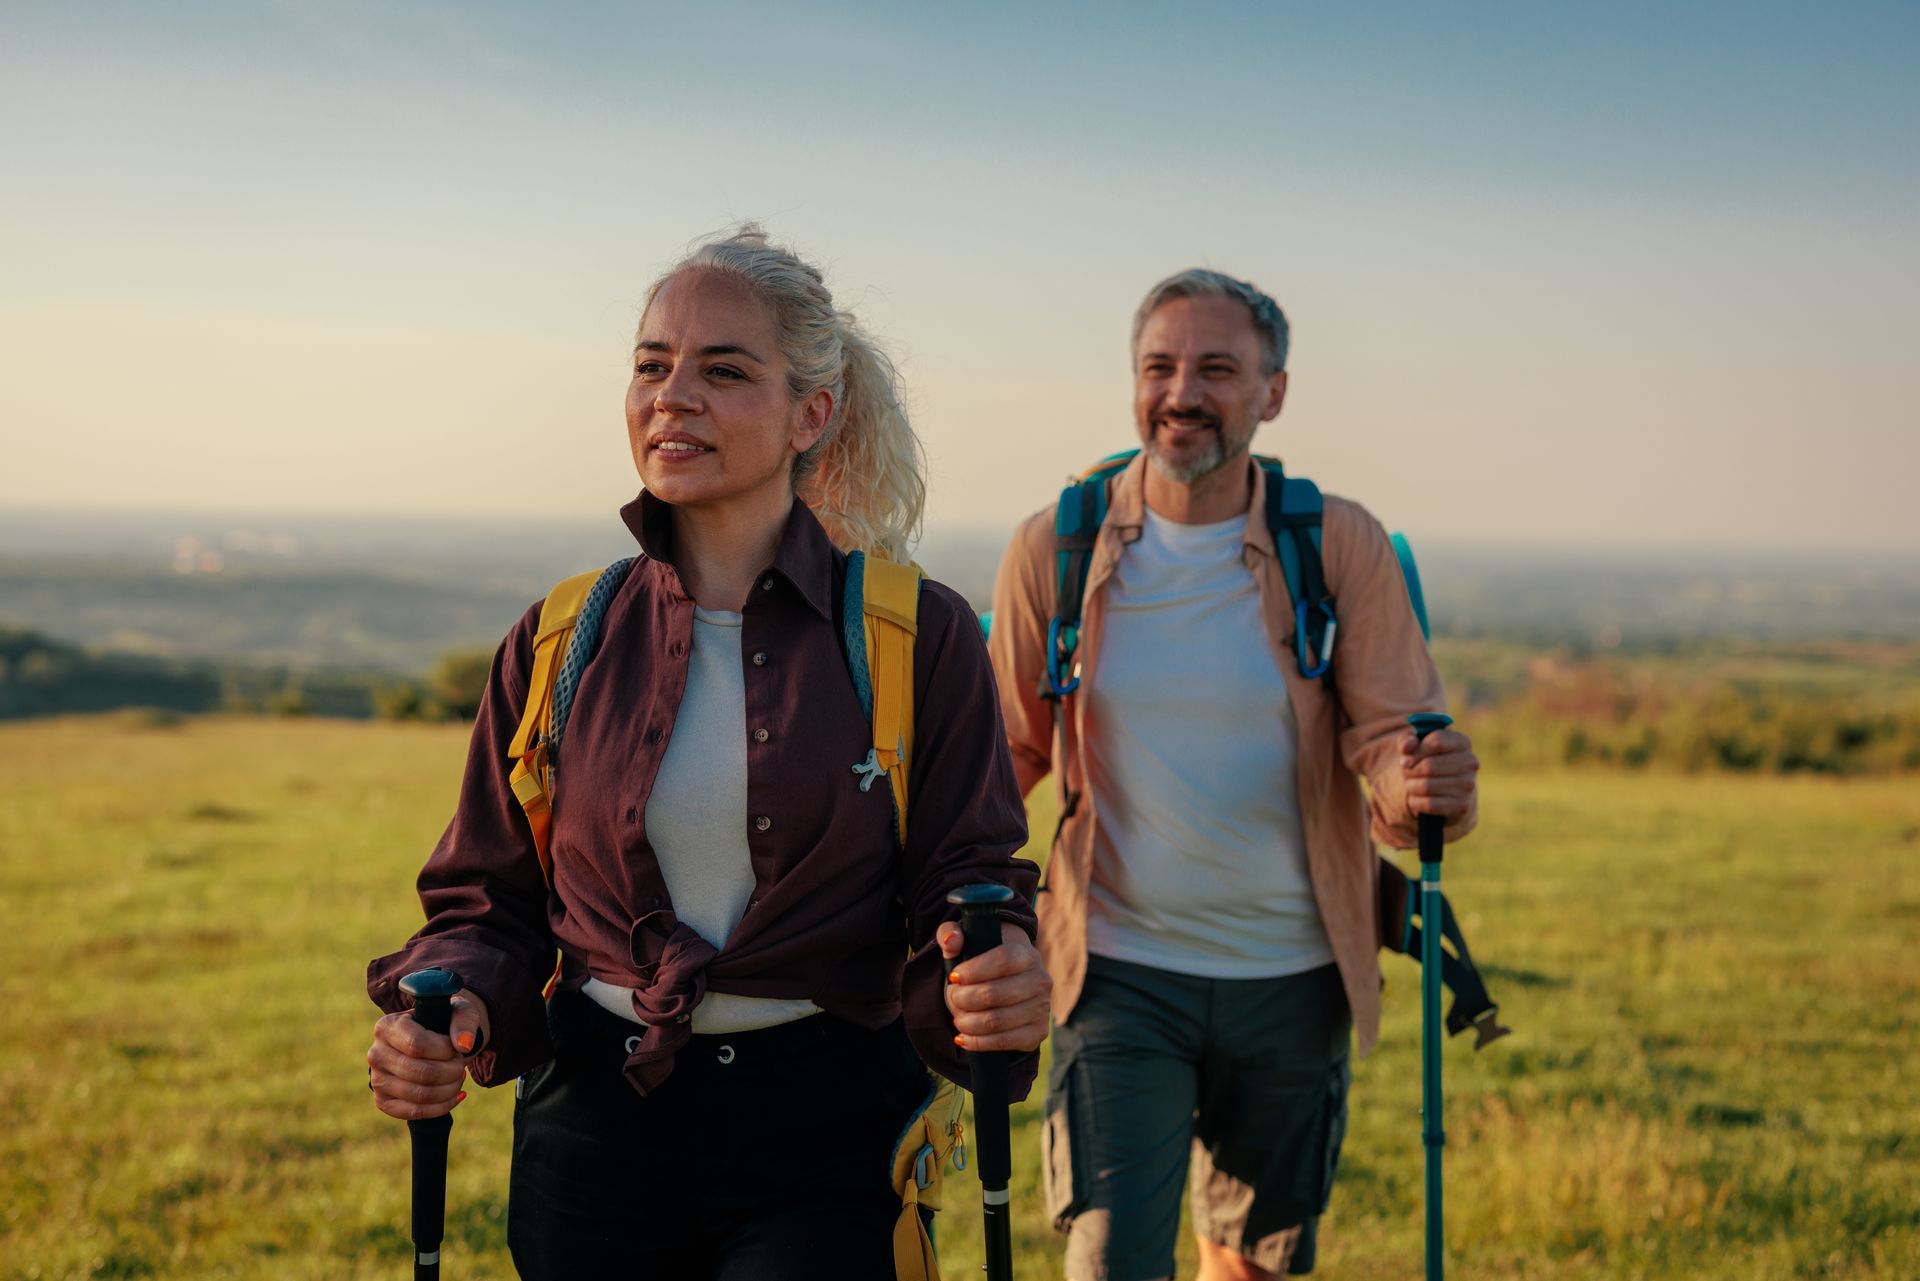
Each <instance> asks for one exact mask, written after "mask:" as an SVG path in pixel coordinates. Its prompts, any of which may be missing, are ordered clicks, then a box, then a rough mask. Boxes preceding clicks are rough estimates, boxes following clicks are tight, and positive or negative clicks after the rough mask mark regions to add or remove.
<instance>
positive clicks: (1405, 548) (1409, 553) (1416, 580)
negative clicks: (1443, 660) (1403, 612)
mask: <svg viewBox="0 0 1920 1281" xmlns="http://www.w3.org/2000/svg"><path fill="white" fill-rule="evenodd" d="M1393 555H1394V559H1396V560H1398V561H1399V562H1400V579H1401V581H1402V582H1404V583H1405V584H1406V585H1407V600H1408V601H1409V602H1411V603H1412V605H1413V616H1414V618H1416V619H1418V620H1419V622H1420V635H1421V636H1422V637H1424V638H1425V639H1427V640H1432V639H1433V629H1432V628H1431V627H1429V626H1428V625H1427V598H1426V595H1425V594H1424V593H1423V592H1421V590H1420V566H1418V565H1416V564H1415V563H1414V560H1413V544H1411V543H1409V542H1408V541H1407V536H1406V535H1405V534H1401V533H1396V534H1394V536H1393Z"/></svg>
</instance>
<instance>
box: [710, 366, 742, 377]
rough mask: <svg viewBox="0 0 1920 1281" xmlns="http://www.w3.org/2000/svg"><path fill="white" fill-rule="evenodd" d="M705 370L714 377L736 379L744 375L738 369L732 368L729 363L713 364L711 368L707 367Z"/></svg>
mask: <svg viewBox="0 0 1920 1281" xmlns="http://www.w3.org/2000/svg"><path fill="white" fill-rule="evenodd" d="M707 372H708V373H709V374H711V375H712V376H713V377H715V378H730V379H738V378H744V377H746V375H745V374H743V373H741V372H740V371H739V370H738V369H735V368H733V366H731V365H715V366H714V367H713V368H711V369H709V370H708V371H707Z"/></svg>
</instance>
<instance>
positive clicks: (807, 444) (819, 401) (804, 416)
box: [791, 387, 833, 454]
mask: <svg viewBox="0 0 1920 1281" xmlns="http://www.w3.org/2000/svg"><path fill="white" fill-rule="evenodd" d="M832 421H833V389H832V388H830V387H822V388H820V389H819V390H818V391H816V392H814V393H813V394H812V395H810V396H808V397H807V398H806V399H805V400H803V401H801V402H800V404H799V405H798V406H797V410H796V412H795V414H794V420H793V435H792V438H791V443H792V445H793V452H794V453H796V454H804V453H806V452H807V451H808V450H809V449H812V448H813V447H814V445H815V443H817V442H818V441H819V439H820V434H821V433H822V432H824V431H826V429H827V424H828V423H830V422H832Z"/></svg>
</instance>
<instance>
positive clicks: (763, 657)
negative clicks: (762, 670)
mask: <svg viewBox="0 0 1920 1281" xmlns="http://www.w3.org/2000/svg"><path fill="white" fill-rule="evenodd" d="M753 665H754V666H755V667H765V666H766V665H767V651H766V650H764V649H763V650H760V651H759V652H757V653H756V654H754V656H753Z"/></svg>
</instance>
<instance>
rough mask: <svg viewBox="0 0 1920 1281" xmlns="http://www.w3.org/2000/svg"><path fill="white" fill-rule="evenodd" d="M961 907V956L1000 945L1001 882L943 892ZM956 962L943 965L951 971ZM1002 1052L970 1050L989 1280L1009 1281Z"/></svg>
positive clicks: (1005, 893) (1008, 1160)
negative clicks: (975, 1051) (962, 938)
mask: <svg viewBox="0 0 1920 1281" xmlns="http://www.w3.org/2000/svg"><path fill="white" fill-rule="evenodd" d="M947 902H949V903H951V904H952V905H953V906H955V907H957V908H959V909H960V932H961V934H962V935H963V936H964V937H965V942H964V943H963V944H962V946H961V950H960V960H962V961H966V960H971V959H972V958H973V957H976V956H979V955H980V954H981V953H983V952H991V951H992V950H993V949H994V948H996V947H999V946H1000V909H1001V908H1002V907H1004V906H1006V905H1007V904H1008V903H1011V902H1013V891H1012V890H1010V889H1008V888H1007V887H1006V886H1004V885H968V886H966V887H964V888H962V889H957V890H955V891H953V892H952V893H951V894H949V895H947ZM956 964H958V962H956V961H949V962H948V963H947V972H948V973H952V972H953V967H954V966H955V965H956ZM1011 1057H1012V1056H1011V1055H1010V1054H1008V1053H1007V1052H1006V1051H1004V1050H994V1051H991V1052H988V1053H985V1054H968V1055H967V1069H968V1071H969V1073H970V1075H971V1076H972V1078H973V1145H974V1153H975V1156H976V1158H977V1159H978V1161H979V1167H978V1168H979V1171H980V1224H981V1227H982V1229H983V1230H984V1231H985V1234H986V1253H987V1264H986V1273H987V1281H1013V1232H1012V1226H1013V1225H1012V1223H1011V1222H1010V1220H1009V1218H1008V1211H1009V1210H1010V1209H1011V1207H1010V1206H1009V1204H1008V1201H1009V1197H1008V1194H1007V1184H1008V1182H1009V1181H1010V1180H1011V1179H1012V1177H1013V1137H1012V1134H1011V1133H1010V1131H1009V1128H1008V1127H1009V1121H1008V1116H1007V1060H1008V1059H1010V1058H1011Z"/></svg>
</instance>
